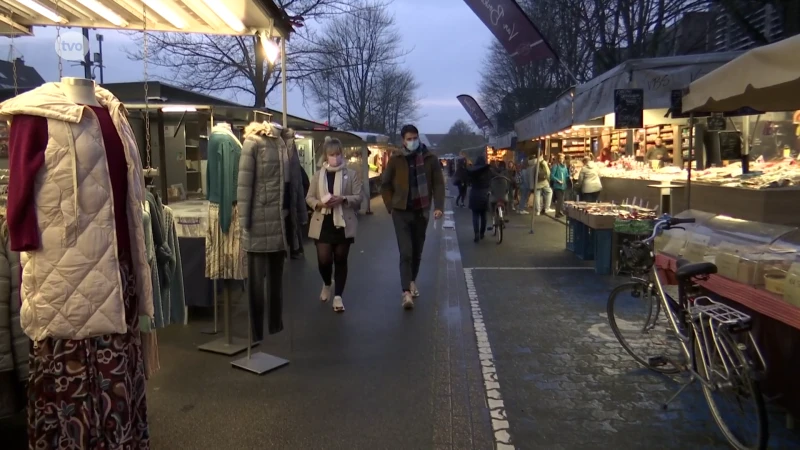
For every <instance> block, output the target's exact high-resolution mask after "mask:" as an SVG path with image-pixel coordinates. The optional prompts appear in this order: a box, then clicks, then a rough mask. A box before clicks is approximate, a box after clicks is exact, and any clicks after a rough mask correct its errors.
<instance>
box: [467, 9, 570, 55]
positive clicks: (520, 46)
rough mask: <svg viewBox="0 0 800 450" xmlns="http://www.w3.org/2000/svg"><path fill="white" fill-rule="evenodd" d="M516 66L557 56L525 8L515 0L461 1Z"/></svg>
mask: <svg viewBox="0 0 800 450" xmlns="http://www.w3.org/2000/svg"><path fill="white" fill-rule="evenodd" d="M464 2H466V4H467V6H469V7H470V9H472V11H473V12H474V13H475V14H476V15H477V16H478V18H479V19H481V22H483V24H484V25H486V27H487V28H489V31H491V32H492V34H494V37H496V38H497V39H498V40H499V41H500V43H501V44H503V48H505V49H506V51H507V52H508V54H509V55H511V57H512V58H513V59H514V62H515V63H516V64H517V65H518V66H524V65H525V64H528V63H531V62H533V61H541V60H543V59H549V58H554V59H558V55H556V52H555V51H554V50H553V47H551V46H550V44H549V43H548V42H547V41H546V40H545V38H544V37H543V36H542V33H540V32H539V30H538V29H537V28H536V25H534V24H533V22H532V21H531V19H530V18H529V17H528V15H527V14H525V11H523V10H522V8H520V6H519V5H518V4H517V2H515V1H514V0H464Z"/></svg>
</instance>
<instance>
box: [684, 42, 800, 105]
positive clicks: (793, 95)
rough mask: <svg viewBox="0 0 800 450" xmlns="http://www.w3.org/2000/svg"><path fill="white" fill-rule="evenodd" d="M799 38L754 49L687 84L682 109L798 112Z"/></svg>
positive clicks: (799, 98)
mask: <svg viewBox="0 0 800 450" xmlns="http://www.w3.org/2000/svg"><path fill="white" fill-rule="evenodd" d="M798 93H800V36H794V37H791V38H788V39H784V40H782V41H780V42H776V43H774V44H770V45H766V46H764V47H759V48H755V49H753V50H750V51H748V52H747V53H745V54H743V55H742V56H740V57H738V58H736V59H734V60H733V61H731V62H729V63H727V64H725V65H724V66H722V67H720V68H718V69H717V70H714V71H713V72H711V73H709V74H708V75H706V76H704V77H702V78H700V79H699V80H696V81H695V82H693V83H692V84H691V85H689V93H688V94H687V95H686V96H684V97H683V110H684V111H686V112H689V111H701V112H728V111H736V110H739V109H743V108H752V109H755V110H757V111H794V110H797V109H800V95H798Z"/></svg>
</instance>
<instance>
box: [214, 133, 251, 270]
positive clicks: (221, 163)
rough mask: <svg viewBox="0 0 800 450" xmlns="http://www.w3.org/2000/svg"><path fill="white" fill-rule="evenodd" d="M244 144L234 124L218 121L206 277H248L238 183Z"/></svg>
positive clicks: (215, 138)
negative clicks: (241, 229) (240, 217)
mask: <svg viewBox="0 0 800 450" xmlns="http://www.w3.org/2000/svg"><path fill="white" fill-rule="evenodd" d="M241 154H242V144H241V143H240V142H239V139H238V138H237V137H236V136H235V135H234V134H233V132H232V131H231V126H230V124H227V123H225V122H222V123H217V124H216V125H215V126H214V127H213V128H212V129H211V136H209V139H208V166H207V168H206V195H207V198H208V201H209V206H208V215H209V217H208V225H209V226H208V234H207V235H206V277H207V278H210V279H212V280H244V279H245V277H246V262H245V253H244V251H243V250H242V248H241V245H240V240H239V235H240V234H241V231H240V229H239V223H238V222H239V217H238V208H237V207H236V186H237V181H238V174H239V158H240V157H241Z"/></svg>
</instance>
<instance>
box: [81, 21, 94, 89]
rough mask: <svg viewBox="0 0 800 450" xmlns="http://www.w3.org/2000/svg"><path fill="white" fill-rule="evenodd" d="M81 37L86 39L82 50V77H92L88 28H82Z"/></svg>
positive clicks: (89, 78) (88, 78)
mask: <svg viewBox="0 0 800 450" xmlns="http://www.w3.org/2000/svg"><path fill="white" fill-rule="evenodd" d="M81 31H82V33H83V38H84V39H86V45H87V47H86V48H85V49H83V50H84V52H85V53H84V54H83V77H84V78H86V79H87V80H91V79H92V56H91V55H92V52H91V51H90V49H89V47H88V46H89V29H88V28H82V29H81Z"/></svg>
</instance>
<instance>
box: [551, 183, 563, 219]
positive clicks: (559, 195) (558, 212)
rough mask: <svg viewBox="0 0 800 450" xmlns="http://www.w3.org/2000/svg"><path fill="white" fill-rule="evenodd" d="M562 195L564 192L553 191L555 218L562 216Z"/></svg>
mask: <svg viewBox="0 0 800 450" xmlns="http://www.w3.org/2000/svg"><path fill="white" fill-rule="evenodd" d="M564 194H566V192H565V191H562V190H559V189H553V199H554V200H555V201H556V217H561V216H563V215H564Z"/></svg>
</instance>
